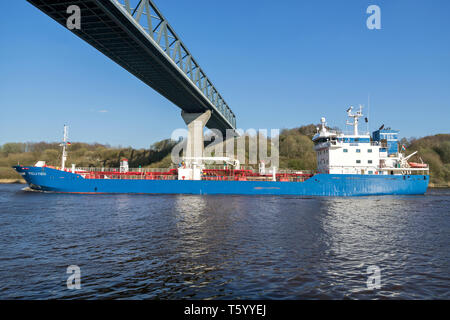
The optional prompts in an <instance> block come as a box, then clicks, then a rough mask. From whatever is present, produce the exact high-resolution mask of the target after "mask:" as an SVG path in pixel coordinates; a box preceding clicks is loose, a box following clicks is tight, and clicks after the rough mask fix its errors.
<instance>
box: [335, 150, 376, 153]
mask: <svg viewBox="0 0 450 320" xmlns="http://www.w3.org/2000/svg"><path fill="white" fill-rule="evenodd" d="M342 151H343V152H345V153H347V152H348V149H344V150H342ZM356 153H361V149H356ZM367 153H373V150H372V149H367Z"/></svg>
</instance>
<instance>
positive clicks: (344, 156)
mask: <svg viewBox="0 0 450 320" xmlns="http://www.w3.org/2000/svg"><path fill="white" fill-rule="evenodd" d="M352 111H353V107H350V108H349V109H348V110H347V114H348V116H349V117H350V118H352V119H353V122H350V121H348V122H347V124H348V125H351V126H353V134H344V133H341V132H337V131H334V130H329V129H328V128H327V125H326V120H325V118H322V119H321V122H322V123H321V127H320V128H318V132H317V134H316V135H315V136H314V137H313V141H314V144H315V146H314V149H315V151H316V153H317V171H318V172H319V173H330V174H384V175H386V174H409V173H411V171H417V170H424V171H427V170H428V168H420V169H417V168H411V166H410V165H409V164H408V162H407V160H408V159H409V158H410V157H411V156H412V155H411V156H409V157H407V158H405V157H404V155H403V154H402V153H400V152H399V150H398V149H399V148H398V131H395V130H391V129H389V128H388V129H384V127H382V128H380V129H379V130H377V131H375V132H374V133H373V135H372V136H371V135H370V134H369V133H365V134H360V133H359V128H358V123H359V118H361V117H363V113H362V107H361V106H360V109H359V110H358V111H357V112H356V113H352ZM366 121H367V120H366Z"/></svg>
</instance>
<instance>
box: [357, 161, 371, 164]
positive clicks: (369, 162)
mask: <svg viewBox="0 0 450 320" xmlns="http://www.w3.org/2000/svg"><path fill="white" fill-rule="evenodd" d="M356 163H361V160H356ZM367 163H368V164H372V163H373V161H372V160H367Z"/></svg>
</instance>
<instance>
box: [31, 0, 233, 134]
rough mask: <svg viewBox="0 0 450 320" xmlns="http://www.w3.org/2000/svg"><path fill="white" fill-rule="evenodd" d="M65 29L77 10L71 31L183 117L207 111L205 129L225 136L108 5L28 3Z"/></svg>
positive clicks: (219, 118)
mask: <svg viewBox="0 0 450 320" xmlns="http://www.w3.org/2000/svg"><path fill="white" fill-rule="evenodd" d="M28 2H30V3H31V4H33V5H34V6H36V7H37V8H38V9H39V10H41V11H43V12H44V13H45V14H47V15H48V16H50V17H51V18H53V19H54V20H56V21H57V22H58V23H60V24H61V25H63V26H64V27H66V23H67V18H68V17H69V16H70V14H68V13H67V12H66V10H67V8H68V6H70V5H77V6H79V7H80V9H81V29H80V30H77V29H74V30H71V31H72V32H73V33H75V34H76V35H77V36H79V37H80V38H82V39H83V40H85V41H86V42H88V43H89V44H90V45H92V46H93V47H95V48H96V49H98V50H99V51H100V52H102V53H103V54H105V55H106V56H108V57H109V58H110V59H112V60H113V61H115V62H116V63H118V64H119V65H120V66H122V67H123V68H125V69H126V70H128V71H129V72H130V73H132V74H133V75H135V76H136V77H138V78H139V79H141V80H142V81H143V82H144V83H146V84H147V85H149V86H150V87H151V88H153V89H154V90H156V91H157V92H159V93H160V94H161V95H163V96H164V97H166V98H167V99H169V100H170V101H171V102H173V103H174V104H175V105H176V106H178V107H180V108H181V109H182V110H183V111H185V112H187V113H202V112H205V111H207V110H211V112H212V114H211V118H210V120H209V121H208V123H207V124H206V126H207V127H208V128H216V129H219V130H220V131H222V132H223V133H225V130H226V129H233V126H232V124H231V123H230V122H229V121H228V120H227V119H226V118H225V117H224V116H223V115H221V114H220V113H219V112H218V111H217V110H215V109H214V106H212V104H211V102H209V101H208V100H207V99H206V97H205V96H204V95H203V94H202V92H201V91H199V90H198V88H197V87H196V86H195V85H194V84H193V83H190V82H189V81H188V80H187V79H186V76H185V75H183V73H181V72H180V70H179V69H178V68H177V66H176V65H174V64H173V63H171V61H170V60H168V59H167V57H166V56H165V54H164V53H163V52H161V50H159V49H158V48H157V47H156V46H154V45H152V43H151V42H150V41H149V40H148V38H146V36H145V34H143V33H142V32H140V30H138V29H137V28H136V25H135V24H134V23H133V22H132V21H130V19H129V18H128V17H127V16H126V15H124V14H123V13H122V12H121V10H120V9H118V8H117V6H115V5H114V4H113V3H112V2H111V1H105V0H71V1H67V0H28Z"/></svg>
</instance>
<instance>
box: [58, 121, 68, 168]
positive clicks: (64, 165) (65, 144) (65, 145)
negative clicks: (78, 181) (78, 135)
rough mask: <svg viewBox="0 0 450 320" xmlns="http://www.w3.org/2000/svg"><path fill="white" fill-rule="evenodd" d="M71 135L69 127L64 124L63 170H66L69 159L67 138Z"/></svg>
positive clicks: (62, 144)
mask: <svg viewBox="0 0 450 320" xmlns="http://www.w3.org/2000/svg"><path fill="white" fill-rule="evenodd" d="M68 136H69V127H68V126H66V125H64V138H63V142H62V143H61V144H60V146H62V158H61V170H63V171H64V169H65V168H66V160H67V150H66V147H67V138H68Z"/></svg>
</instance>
